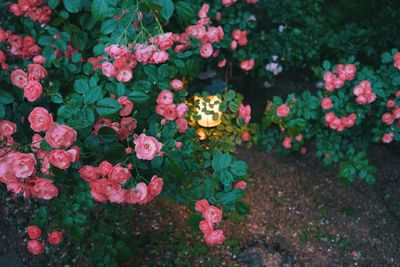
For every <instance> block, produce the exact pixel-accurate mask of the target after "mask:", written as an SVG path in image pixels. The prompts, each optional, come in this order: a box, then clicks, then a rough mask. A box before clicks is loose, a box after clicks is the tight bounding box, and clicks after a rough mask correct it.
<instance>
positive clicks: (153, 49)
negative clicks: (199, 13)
mask: <svg viewBox="0 0 400 267" xmlns="http://www.w3.org/2000/svg"><path fill="white" fill-rule="evenodd" d="M149 43H150V44H136V45H135V47H134V53H132V52H131V51H130V50H129V49H128V48H127V47H125V46H123V45H121V46H118V45H110V46H108V47H106V48H105V49H104V51H105V52H106V53H107V55H108V56H109V57H110V58H112V59H113V62H112V63H111V62H110V61H107V60H106V61H104V62H103V63H102V64H101V70H102V72H103V74H104V75H105V76H106V77H108V78H116V79H117V80H118V81H119V82H124V83H125V82H129V81H130V80H131V79H132V77H133V72H132V69H134V68H135V67H136V65H137V62H140V63H142V64H162V63H165V62H167V61H168V58H169V55H168V53H167V50H168V49H169V48H171V47H172V46H173V45H174V41H173V38H172V33H170V32H169V33H165V34H162V35H158V36H157V37H150V38H149ZM103 59H104V57H103V56H100V57H97V58H90V59H89V60H88V61H89V62H91V63H92V64H93V65H94V68H95V69H98V68H99V67H100V62H101V61H102V60H103Z"/></svg>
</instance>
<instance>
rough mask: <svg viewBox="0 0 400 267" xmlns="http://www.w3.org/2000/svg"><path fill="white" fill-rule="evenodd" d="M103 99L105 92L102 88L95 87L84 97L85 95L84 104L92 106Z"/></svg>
mask: <svg viewBox="0 0 400 267" xmlns="http://www.w3.org/2000/svg"><path fill="white" fill-rule="evenodd" d="M102 98H103V91H102V90H101V86H95V87H92V88H90V89H89V91H87V92H86V93H85V94H84V95H83V102H84V103H85V105H90V104H93V103H95V102H97V101H99V100H100V99H102Z"/></svg>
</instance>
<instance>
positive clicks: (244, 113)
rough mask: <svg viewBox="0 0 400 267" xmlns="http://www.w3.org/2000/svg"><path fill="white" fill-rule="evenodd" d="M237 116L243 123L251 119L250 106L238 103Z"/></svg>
mask: <svg viewBox="0 0 400 267" xmlns="http://www.w3.org/2000/svg"><path fill="white" fill-rule="evenodd" d="M239 116H240V117H241V118H242V119H243V122H244V124H248V123H249V122H250V119H251V107H250V105H246V106H245V105H243V104H240V106H239Z"/></svg>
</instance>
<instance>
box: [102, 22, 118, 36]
mask: <svg viewBox="0 0 400 267" xmlns="http://www.w3.org/2000/svg"><path fill="white" fill-rule="evenodd" d="M118 25H119V22H118V21H117V20H116V19H108V20H105V21H104V22H103V23H102V24H101V28H100V31H101V32H102V33H104V34H110V33H112V32H113V31H115V30H116V29H117V28H118Z"/></svg>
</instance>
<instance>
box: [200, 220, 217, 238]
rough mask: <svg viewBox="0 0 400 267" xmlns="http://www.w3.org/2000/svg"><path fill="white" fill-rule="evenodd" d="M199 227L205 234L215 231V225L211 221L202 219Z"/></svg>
mask: <svg viewBox="0 0 400 267" xmlns="http://www.w3.org/2000/svg"><path fill="white" fill-rule="evenodd" d="M199 228H200V230H201V231H202V232H203V234H204V235H208V234H210V233H211V232H212V231H214V227H213V226H212V223H210V222H209V221H205V220H203V221H200V223H199Z"/></svg>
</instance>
